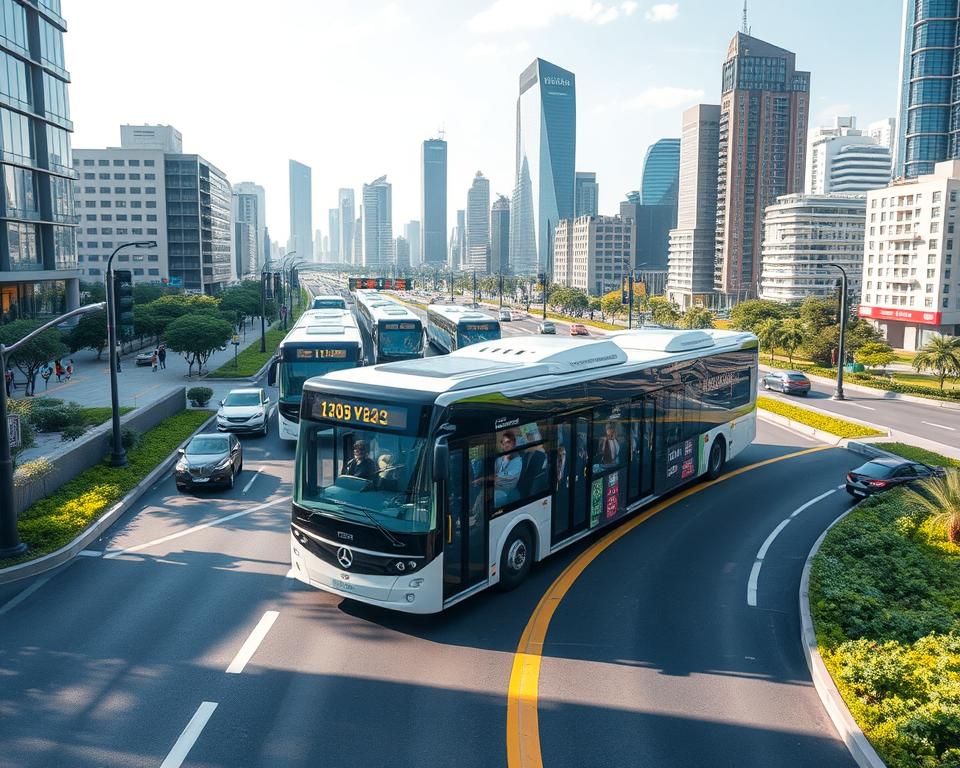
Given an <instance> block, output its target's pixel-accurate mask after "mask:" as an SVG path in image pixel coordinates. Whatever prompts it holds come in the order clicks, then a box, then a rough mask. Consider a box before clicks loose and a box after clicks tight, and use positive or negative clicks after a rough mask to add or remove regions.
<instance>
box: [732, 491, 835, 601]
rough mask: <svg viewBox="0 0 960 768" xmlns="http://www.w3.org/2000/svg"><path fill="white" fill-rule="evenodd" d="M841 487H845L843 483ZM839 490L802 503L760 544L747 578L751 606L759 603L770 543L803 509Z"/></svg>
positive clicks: (748, 599)
mask: <svg viewBox="0 0 960 768" xmlns="http://www.w3.org/2000/svg"><path fill="white" fill-rule="evenodd" d="M839 487H840V488H843V486H842V485H841V486H839ZM837 490H838V488H831V489H830V490H829V491H826V492H825V493H821V494H820V495H819V496H817V497H816V498H813V499H810V501H808V502H806V503H804V504H801V505H800V506H799V507H797V508H796V509H795V510H793V512H791V513H790V515H789V516H788V517H787V518H786V519H785V520H781V521H780V524H779V525H778V526H777V527H776V528H774V529H773V531H772V532H771V533H770V535H769V536H767V538H766V540H765V541H764V542H763V544H762V545H761V546H760V549H759V550H757V556H756V558H754V562H753V568H751V569H750V578H749V579H747V605H749V606H750V607H751V608H755V607H756V605H757V583H758V582H759V580H760V568H761V567H762V566H763V559H764V558H765V557H766V556H767V550H768V549H770V545H771V544H773V541H774V539H776V538H777V536H779V535H780V531H782V530H783V529H784V528H786V527H787V524H788V523H789V522H790V521H791V520H793V518H795V517H796V516H797V515H799V514H800V513H801V512H803V510H805V509H807V508H809V507H812V506H813V505H814V504H816V503H817V502H818V501H823V500H824V499H825V498H827V496H830V495H831V494H834V493H836V492H837Z"/></svg>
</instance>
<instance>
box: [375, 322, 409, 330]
mask: <svg viewBox="0 0 960 768" xmlns="http://www.w3.org/2000/svg"><path fill="white" fill-rule="evenodd" d="M381 327H382V328H383V330H385V331H415V330H417V324H416V323H384V324H383V325H382V326H381Z"/></svg>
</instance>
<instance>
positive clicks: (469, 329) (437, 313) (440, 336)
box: [427, 304, 500, 352]
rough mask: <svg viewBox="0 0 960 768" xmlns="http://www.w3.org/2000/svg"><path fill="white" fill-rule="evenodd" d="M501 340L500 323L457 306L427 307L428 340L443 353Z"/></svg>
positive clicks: (437, 305)
mask: <svg viewBox="0 0 960 768" xmlns="http://www.w3.org/2000/svg"><path fill="white" fill-rule="evenodd" d="M499 338H500V321H499V320H497V319H496V318H493V317H491V316H490V315H485V314H483V313H482V312H476V311H474V310H472V309H467V308H466V307H458V306H456V305H454V304H433V305H431V306H429V307H427V340H428V341H429V342H430V343H431V344H433V345H434V346H435V347H436V348H437V349H439V350H440V351H442V352H453V351H454V350H457V349H460V348H461V347H466V346H468V345H470V344H476V343H478V342H481V341H496V340H497V339H499Z"/></svg>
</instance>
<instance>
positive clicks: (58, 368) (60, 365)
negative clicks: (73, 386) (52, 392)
mask: <svg viewBox="0 0 960 768" xmlns="http://www.w3.org/2000/svg"><path fill="white" fill-rule="evenodd" d="M53 369H54V371H56V374H57V384H59V383H60V382H61V381H63V363H61V362H60V361H59V360H56V361H54V363H53Z"/></svg>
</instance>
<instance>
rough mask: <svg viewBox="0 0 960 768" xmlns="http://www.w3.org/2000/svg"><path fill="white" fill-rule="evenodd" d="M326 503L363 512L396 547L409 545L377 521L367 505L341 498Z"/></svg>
mask: <svg viewBox="0 0 960 768" xmlns="http://www.w3.org/2000/svg"><path fill="white" fill-rule="evenodd" d="M326 503H327V504H334V505H336V504H339V505H341V506H344V507H346V508H347V509H353V510H356V511H357V512H360V513H362V514H363V515H364V517H366V518H367V520H369V521H370V522H371V523H373V526H374V528H376V529H377V530H378V531H380V533H382V534H383V536H384V538H385V539H386V540H387V541H389V542H390V543H391V544H393V546H395V547H405V546H407V545H406V544H404V543H403V542H402V541H400V539H398V538H397V537H396V536H394V535H393V534H392V533H390V531H389V530H387V529H386V528H385V527H384V526H383V525H381V524H380V523H378V522H377V519H376V518H375V517H374V516H373V515H371V514H370V511H369V510H368V509H367V508H366V507H361V506H360V505H359V504H351V503H350V502H349V501H341V500H340V499H335V500H334V499H331V500H330V501H327V502H326Z"/></svg>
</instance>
